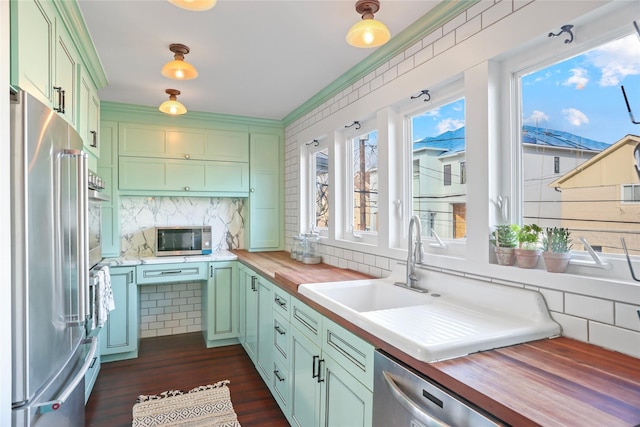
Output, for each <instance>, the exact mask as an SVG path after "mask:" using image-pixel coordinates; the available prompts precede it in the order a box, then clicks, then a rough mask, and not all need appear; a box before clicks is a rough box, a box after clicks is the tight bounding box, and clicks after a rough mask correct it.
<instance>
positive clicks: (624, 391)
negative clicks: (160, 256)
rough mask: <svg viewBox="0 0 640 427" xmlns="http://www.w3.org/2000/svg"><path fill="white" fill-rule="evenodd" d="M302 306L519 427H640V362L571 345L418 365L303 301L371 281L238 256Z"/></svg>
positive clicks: (272, 258) (553, 342) (286, 261)
mask: <svg viewBox="0 0 640 427" xmlns="http://www.w3.org/2000/svg"><path fill="white" fill-rule="evenodd" d="M233 253H234V254H236V255H237V256H238V259H239V260H240V262H242V263H243V264H246V265H247V266H249V267H251V268H252V269H253V270H254V271H256V272H258V273H260V274H262V275H263V276H265V277H267V278H270V279H272V281H273V282H274V283H276V284H277V285H279V286H280V287H282V288H283V289H285V290H287V291H288V292H289V293H291V294H292V295H295V296H296V298H298V299H300V300H301V301H304V302H305V303H307V304H308V305H309V306H311V307H313V308H314V309H316V310H318V311H319V312H321V313H322V314H323V315H325V316H326V317H329V318H331V319H332V320H334V321H336V322H337V323H339V324H340V325H342V326H343V327H345V328H347V329H349V330H350V331H352V332H354V333H356V334H357V335H359V336H360V337H362V338H363V339H365V340H367V341H369V342H370V343H371V344H372V345H374V346H375V347H376V348H379V349H382V350H384V351H386V352H387V353H389V354H391V355H393V356H394V357H396V358H397V359H400V360H402V361H403V362H404V363H406V364H407V365H409V366H411V367H412V368H414V369H416V370H417V371H420V372H422V373H423V374H424V375H426V376H428V377H430V378H431V379H433V380H434V381H436V382H438V383H440V384H441V385H443V386H444V387H446V388H448V389H449V390H451V391H453V392H454V393H457V394H458V395H460V396H461V397H463V398H465V399H467V400H468V401H470V402H472V403H473V404H475V405H477V406H479V407H481V408H483V409H484V410H486V411H487V412H489V413H491V414H492V415H494V416H496V417H498V418H499V419H501V420H502V421H503V422H505V423H507V424H510V425H512V426H518V427H520V426H581V427H586V426H594V427H596V426H598V427H600V426H603V427H604V426H606V427H612V426H639V425H640V359H636V358H634V357H631V356H626V355H623V354H621V353H617V352H613V351H609V350H605V349H603V348H601V347H597V346H594V345H591V344H586V343H583V342H580V341H576V340H573V339H570V338H566V337H559V338H554V339H547V340H540V341H533V342H529V343H525V344H519V345H514V346H510V347H504V348H500V349H495V350H490V351H484V352H480V353H475V354H471V355H468V356H463V357H459V358H455V359H450V360H445V361H441V362H434V363H425V362H421V361H419V360H416V359H414V358H412V357H410V356H408V355H406V354H405V353H404V352H402V351H400V350H398V349H397V348H395V347H393V346H391V345H389V344H388V343H386V342H385V341H383V340H381V339H379V338H377V337H375V336H373V335H371V334H369V333H367V332H366V331H364V330H362V329H360V328H358V327H357V326H355V325H353V324H352V323H350V322H348V321H346V320H344V319H343V318H341V317H340V316H338V315H336V314H335V313H333V312H331V311H329V310H327V309H325V308H324V307H322V306H320V305H318V304H316V303H315V302H313V301H311V300H309V299H308V298H306V297H305V296H304V295H301V294H299V293H298V285H300V284H302V283H318V282H334V281H341V280H355V279H364V278H369V277H370V276H367V275H365V274H362V273H359V272H356V271H353V270H347V269H341V268H337V267H332V266H329V265H327V264H317V265H305V264H302V263H299V262H296V261H294V260H292V259H291V258H290V255H289V253H288V252H259V253H250V252H246V251H233Z"/></svg>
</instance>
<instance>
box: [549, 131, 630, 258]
mask: <svg viewBox="0 0 640 427" xmlns="http://www.w3.org/2000/svg"><path fill="white" fill-rule="evenodd" d="M639 149H640V137H639V136H637V135H627V136H625V137H624V138H622V139H621V140H619V141H618V142H616V143H614V144H612V145H611V146H609V147H608V148H607V149H605V150H603V151H602V152H600V153H599V154H597V155H596V156H594V157H592V158H590V159H589V160H587V161H585V162H583V163H582V164H580V165H579V166H577V167H576V168H574V169H572V170H571V171H569V172H567V173H565V174H564V175H562V176H561V177H559V178H558V179H556V180H555V181H553V182H551V183H550V184H549V187H552V188H557V189H559V190H560V193H559V194H560V196H561V200H562V204H561V206H562V218H563V220H562V222H561V225H562V226H563V227H567V228H569V229H571V230H572V232H573V234H574V236H576V237H577V236H582V237H584V238H585V239H586V240H587V242H588V243H589V244H590V245H592V246H594V247H595V248H596V249H601V250H602V251H603V252H617V253H620V252H622V251H621V250H620V249H617V248H620V247H621V245H620V238H621V237H624V238H625V241H626V243H627V246H628V247H630V248H631V247H634V248H638V247H640V229H639V228H638V221H639V220H640V177H639V173H638V172H637V170H636V168H637V166H638V165H637V164H636V157H635V156H636V155H637V154H636V153H638V151H639ZM580 246H581V245H574V248H575V249H580Z"/></svg>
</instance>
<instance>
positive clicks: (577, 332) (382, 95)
mask: <svg viewBox="0 0 640 427" xmlns="http://www.w3.org/2000/svg"><path fill="white" fill-rule="evenodd" d="M536 7H538V5H537V4H536V3H533V4H529V5H527V6H526V8H524V9H523V10H525V11H529V10H531V9H534V10H537V13H540V14H544V9H543V8H542V6H540V8H542V9H539V10H538V9H535V8H536ZM591 7H595V6H587V5H584V4H580V5H576V6H575V7H572V8H567V9H563V8H560V9H559V12H558V17H557V18H555V19H556V20H557V21H558V22H557V24H558V25H549V26H550V27H553V28H555V27H556V26H557V27H560V24H564V23H565V22H560V21H563V20H566V21H567V22H568V21H573V20H574V18H575V19H577V18H578V17H580V16H582V15H585V14H588V12H590V11H591ZM383 8H384V5H383ZM581 8H583V9H581ZM214 11H215V9H214ZM531 13H533V16H536V15H535V13H534V12H531ZM562 14H564V15H562ZM489 15H490V14H489V13H487V14H486V15H485V19H488V16H489ZM525 15H526V14H525ZM3 16H4V15H3ZM522 16H523V14H521V13H520V14H518V13H515V12H514V16H513V17H512V18H510V19H513V20H514V21H513V23H514V25H516V26H522V28H528V30H527V31H529V33H526V32H524V31H523V33H522V34H521V37H522V38H523V39H527V37H531V36H532V35H533V34H536V35H537V34H542V33H545V31H546V28H545V29H535V28H532V25H529V26H526V25H525V22H521V21H520V20H521V19H524V18H522ZM524 20H526V19H524ZM509 22H510V21H509V19H505V20H503V21H502V24H497V26H494V27H493V28H491V27H490V26H489V28H488V29H487V34H483V33H480V34H479V35H478V36H477V37H471V38H470V39H469V42H471V43H474V41H475V40H477V43H481V42H482V40H483V37H489V33H490V32H491V31H496V32H497V31H499V30H500V29H499V28H498V27H499V26H500V25H506V26H510V25H511V24H509ZM515 23H517V24H515ZM620 25H621V24H620ZM3 28H6V26H3ZM465 28H468V27H465ZM630 28H631V27H630ZM545 35H546V34H545ZM522 42H523V41H522V40H520V41H518V40H514V41H513V42H512V43H513V44H516V43H522ZM560 42H562V40H560ZM560 44H561V43H560ZM462 48H463V47H461V48H460V49H462ZM503 48H504V47H497V46H496V47H495V51H496V52H495V53H494V54H497V53H498V52H499V49H503ZM481 50H482V49H480V50H478V51H481ZM474 51H475V50H474ZM193 55H195V52H194V53H193ZM444 55H445V57H443V56H440V58H438V57H436V58H435V59H433V63H432V64H431V65H432V66H433V70H434V72H435V70H438V72H440V73H443V71H440V70H441V69H442V63H441V61H442V62H444V61H445V60H446V61H447V63H448V64H451V66H455V67H458V70H459V71H460V72H465V73H467V76H466V77H465V84H472V83H473V82H474V81H475V84H477V85H479V86H480V87H482V83H483V80H482V79H483V78H484V79H485V81H486V73H487V72H488V71H487V70H486V69H485V70H483V69H482V67H475V66H474V67H470V66H469V64H474V63H475V62H474V61H478V60H479V58H470V59H469V62H467V63H462V64H460V63H458V62H457V61H456V60H453V58H455V57H456V52H455V50H454V51H453V52H451V53H449V54H447V53H446V52H445V53H444ZM447 55H448V56H447ZM486 55H487V57H491V55H490V54H489V53H487V54H486ZM194 58H195V56H194ZM481 59H482V58H480V60H481ZM3 64H6V61H3ZM398 66H399V67H406V64H403V65H398ZM416 68H418V69H417V70H416V71H414V75H412V74H411V73H410V72H407V74H406V77H404V78H398V79H392V81H391V82H390V83H389V86H386V85H383V86H380V87H379V91H378V92H376V91H373V90H372V91H371V95H370V97H369V98H367V95H368V93H367V92H366V91H363V90H360V91H358V90H357V89H360V87H361V86H358V87H357V88H356V92H359V93H360V94H358V95H352V94H351V93H349V94H346V97H347V98H348V99H349V100H350V101H349V102H351V104H350V105H347V106H346V107H344V109H343V110H341V111H339V112H337V113H333V114H332V113H330V112H329V111H327V112H326V113H325V112H323V113H321V114H320V115H318V114H317V113H316V112H315V110H312V111H310V112H309V113H304V112H300V113H299V117H297V118H295V119H294V120H292V121H291V123H290V124H289V125H288V126H287V128H286V130H285V131H284V135H285V147H283V151H284V158H283V164H284V165H285V168H284V171H283V174H284V175H285V176H286V177H287V178H286V181H285V184H284V189H283V193H284V194H283V195H284V200H285V204H284V206H285V207H286V208H284V209H283V211H282V212H281V214H280V219H281V224H283V228H284V232H283V231H280V235H281V236H280V239H279V242H278V243H279V246H280V248H286V249H288V244H289V242H290V241H291V238H292V237H293V236H294V235H296V234H298V233H299V232H301V231H307V226H306V225H305V222H303V219H302V218H306V217H308V216H305V215H304V209H307V207H305V206H304V204H303V201H302V200H300V199H302V197H299V191H300V188H301V184H300V183H299V180H298V178H297V177H298V176H301V175H302V172H301V171H299V169H298V163H299V160H298V156H299V155H300V154H299V153H302V152H303V150H298V147H303V146H306V145H305V144H307V142H311V141H313V140H314V139H316V138H319V137H320V136H322V135H324V134H326V133H327V132H329V131H328V130H329V129H340V128H341V127H342V126H344V125H345V124H348V123H350V122H351V121H353V120H358V119H361V118H362V117H365V116H367V115H370V114H371V113H372V112H373V111H374V110H375V111H378V113H377V115H378V116H382V117H381V119H382V120H385V119H386V120H388V121H391V120H392V116H393V114H394V113H393V111H387V110H385V109H384V107H385V106H386V105H388V104H389V103H393V102H395V101H396V100H397V99H398V98H400V97H401V96H403V97H404V94H407V97H408V95H409V94H416V93H419V92H420V90H421V89H422V87H420V86H421V85H419V86H417V85H416V83H413V80H414V79H415V74H416V73H421V69H419V67H416ZM423 68H425V66H424V65H423ZM468 69H469V70H470V71H466V70H468ZM387 75H389V74H387ZM483 76H484V77H483ZM474 79H475V80H474ZM374 80H375V79H374ZM381 80H382V79H379V80H376V84H380V83H382V82H381ZM437 81H438V80H436V82H437ZM467 81H468V82H469V83H466V82H467ZM427 83H428V84H432V83H429V82H425V84H427ZM356 85H360V83H358V84H356ZM385 86H386V87H385ZM367 87H371V86H370V85H369V86H367ZM434 93H435V90H434ZM390 94H391V95H390ZM398 94H400V95H398ZM358 96H360V97H362V100H360V101H359V100H358V99H357V98H358ZM181 99H183V100H184V99H186V98H184V97H183V98H181ZM327 102H328V101H327ZM334 102H336V103H337V104H339V105H343V102H347V101H341V99H340V98H337V97H336V98H335V101H334ZM185 103H186V101H185ZM632 103H633V100H632ZM103 104H105V103H103ZM106 104H108V103H106ZM365 104H367V105H366V106H365ZM323 105H325V104H323ZM330 105H331V104H329V103H327V104H326V108H328V109H329V110H331V111H333V109H332V107H330ZM107 107H109V105H107ZM111 107H114V106H113V105H112V106H111ZM467 108H469V109H472V108H473V106H471V105H470V106H468V107H467ZM113 109H115V108H112V110H113ZM150 110H151V109H150ZM150 110H149V111H150ZM318 111H321V110H318ZM471 111H474V110H471ZM482 111H483V109H482V108H479V109H478V108H477V107H476V110H475V112H477V113H478V114H479V115H482ZM127 113H128V112H127V111H126V108H125V111H123V112H122V113H121V115H122V116H126V115H127ZM109 114H112V115H111V116H109ZM149 114H150V113H149ZM484 114H485V117H486V114H487V113H486V111H484ZM187 116H188V115H187ZM187 116H185V118H186V117H187ZM474 116H475V114H474ZM105 117H107V118H111V120H112V121H113V120H116V121H118V120H119V118H118V116H117V115H116V113H110V112H109V108H104V111H103V120H104V118H105ZM185 120H187V119H185ZM185 123H187V124H189V125H191V126H192V127H196V128H197V127H200V126H199V125H198V124H193V122H188V121H185ZM472 125H473V123H471V119H470V117H469V118H468V119H467V126H472ZM475 126H476V128H475V132H482V131H483V129H482V124H479V123H476V125H475ZM3 129H6V127H3ZM263 130H264V129H263ZM380 131H381V132H382V130H380ZM484 132H487V130H486V129H485V130H484ZM636 133H637V132H636ZM471 149H472V147H469V150H470V153H471ZM475 149H478V147H475ZM475 154H476V155H479V156H482V153H480V152H476V153H475ZM101 159H102V154H101ZM391 160H392V159H389V162H391ZM469 173H470V174H472V175H470V183H471V182H475V183H476V184H475V185H481V186H483V185H484V186H485V187H480V189H479V191H480V192H481V193H486V192H487V191H488V190H487V189H486V186H487V185H488V183H486V179H487V178H486V177H483V176H482V174H483V173H484V172H483V171H482V170H478V169H475V171H473V170H470V171H469ZM473 174H475V175H473ZM476 190H478V187H476ZM130 191H136V190H135V189H131V190H130ZM393 191H396V192H401V191H398V190H395V189H394V190H393ZM126 197H127V198H125V197H123V199H122V201H123V202H122V203H125V200H130V199H128V197H133V196H126ZM381 197H382V196H381ZM386 197H391V198H395V196H386ZM398 198H400V197H399V196H398ZM389 202H390V200H389ZM472 202H473V200H470V201H469V203H470V204H471V203H472ZM476 203H478V201H476ZM483 203H484V204H486V200H485V201H484V202H483ZM389 204H391V203H389ZM133 207H134V208H135V207H136V206H133ZM383 209H385V208H381V214H383V213H384V214H386V215H387V217H391V215H390V213H389V210H387V211H386V213H385V212H384V210H383ZM479 211H482V209H479ZM245 213H246V208H245ZM468 221H469V222H470V224H469V226H468V227H469V228H468V231H469V234H468V237H469V239H468V241H467V246H468V248H467V250H466V253H467V255H466V262H465V260H464V259H462V258H458V259H462V260H460V261H459V260H456V259H455V257H454V259H452V260H449V261H447V259H446V258H445V257H441V256H438V252H437V251H438V249H437V248H434V249H428V251H429V257H428V259H429V261H433V263H434V264H435V265H437V266H439V267H445V268H449V269H453V270H458V271H467V272H469V273H471V274H477V275H480V276H489V277H496V278H497V280H502V281H511V282H513V281H515V282H520V283H527V284H528V285H529V286H532V287H536V288H537V287H544V288H545V292H544V294H545V298H547V304H548V305H550V306H551V307H550V308H551V310H552V312H554V313H557V314H555V318H556V319H558V318H559V319H563V321H561V322H560V323H562V326H563V328H564V329H565V330H567V331H568V332H569V336H571V335H573V336H574V337H575V338H578V339H581V340H583V341H591V342H594V344H597V345H598V344H599V345H603V346H605V347H609V348H613V349H614V350H617V351H620V352H623V353H627V354H631V355H633V356H635V357H638V355H637V348H636V349H634V344H637V342H638V341H637V340H638V338H637V335H638V334H637V328H638V326H637V318H636V324H635V325H633V324H630V323H624V324H623V326H622V327H618V328H612V329H610V328H606V330H607V331H610V332H611V333H610V334H608V335H610V336H612V337H617V339H615V340H614V341H615V342H610V341H606V342H603V341H600V342H599V341H598V340H599V339H600V340H602V338H598V337H599V336H600V335H598V330H602V325H603V324H611V322H608V321H604V322H602V321H599V320H600V318H596V319H590V318H589V316H588V315H586V314H583V313H582V312H579V313H576V312H574V313H572V312H571V310H570V309H569V310H567V312H563V305H564V304H568V303H570V302H571V301H572V300H574V301H576V298H575V297H573V296H569V297H567V295H576V296H579V297H581V298H584V299H577V301H580V302H583V303H585V304H592V303H593V304H595V309H597V310H600V309H601V307H600V303H599V302H597V301H600V300H603V301H606V302H605V303H604V304H605V305H607V306H609V305H611V306H613V305H614V304H615V305H616V307H617V309H618V310H619V313H626V312H628V310H627V306H631V307H633V306H634V305H635V306H637V304H638V301H637V295H636V294H637V288H634V287H633V284H631V283H630V282H629V279H628V278H627V277H628V270H622V269H621V270H620V271H621V273H620V279H619V280H618V279H616V280H615V281H614V283H609V281H608V280H604V281H605V282H607V283H608V284H609V285H611V288H610V289H607V290H601V289H600V286H601V283H602V282H603V280H598V279H597V278H593V277H592V278H591V279H589V280H587V281H586V282H585V285H584V286H583V287H581V286H579V285H578V284H577V283H573V281H568V280H566V279H564V278H555V277H554V278H549V277H548V275H546V274H543V273H540V274H537V273H539V272H534V273H535V275H531V274H530V273H528V272H524V271H520V270H517V269H515V268H510V269H504V268H503V269H498V268H497V267H494V266H491V265H488V266H486V265H484V264H486V259H488V252H487V251H488V249H487V248H486V238H485V237H484V234H485V231H484V230H485V229H486V228H487V224H491V223H493V222H495V218H494V219H493V220H490V219H489V218H488V217H487V216H486V214H485V215H484V216H483V215H478V216H477V217H475V216H474V218H468ZM474 221H475V225H474V223H473V222H474ZM150 225H153V224H150ZM159 225H170V224H159ZM398 231H399V233H392V232H389V233H388V234H389V236H392V235H394V234H395V235H397V236H402V235H404V234H405V233H406V231H404V226H402V228H400V229H399V230H398ZM336 236H337V235H334V236H329V237H328V238H329V239H332V240H328V241H329V242H330V244H326V245H323V247H322V249H321V252H322V255H323V257H324V260H325V262H328V263H329V264H332V265H335V266H340V267H347V266H348V267H350V268H353V269H355V270H365V269H366V273H368V274H371V275H373V276H382V275H385V274H386V273H388V272H389V270H390V269H391V262H395V261H396V260H402V259H404V258H405V257H406V249H405V250H402V249H394V248H401V246H402V244H395V243H394V242H391V241H389V242H387V240H391V237H389V236H384V235H381V236H380V237H379V240H380V241H379V243H378V245H377V246H371V245H370V246H367V247H366V249H363V246H362V245H361V244H358V243H357V242H354V241H341V240H342V239H341V238H340V236H337V237H338V238H336ZM474 236H475V237H474ZM399 240H403V239H399ZM285 242H286V244H287V246H285ZM117 243H120V242H116V244H117ZM455 246H456V245H451V246H450V250H452V251H453V250H455V249H456V248H455ZM458 250H460V249H458ZM454 255H455V253H454ZM483 265H484V266H483ZM620 265H621V266H622V267H623V268H624V267H625V266H624V260H623V259H620V260H618V264H616V271H618V270H617V266H620ZM599 273H600V272H598V271H596V272H595V273H594V274H593V275H594V276H597V275H598V274H599ZM605 273H606V274H609V273H607V272H605ZM623 273H624V275H623ZM583 274H587V275H590V274H591V271H590V270H587V272H585V273H583ZM604 277H605V278H606V277H608V276H606V275H605V276H604ZM543 284H544V285H546V286H543ZM565 292H566V294H565ZM564 298H567V302H562V301H563V300H564ZM594 299H595V300H597V301H594ZM623 310H626V311H623ZM612 311H613V309H612ZM588 319H590V320H588ZM589 321H591V324H590V326H591V334H592V336H591V337H590V336H589V335H588V332H587V331H588V329H587V328H588V326H587V324H588V323H589ZM625 325H631V326H625ZM599 328H600V329H599ZM634 331H635V332H634ZM634 351H635V353H634Z"/></svg>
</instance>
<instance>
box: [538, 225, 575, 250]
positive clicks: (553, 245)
mask: <svg viewBox="0 0 640 427" xmlns="http://www.w3.org/2000/svg"><path fill="white" fill-rule="evenodd" d="M572 246H573V244H572V243H571V233H570V232H569V229H568V228H562V227H553V228H550V227H547V228H546V229H545V232H544V235H543V236H542V248H543V249H544V250H545V251H546V252H556V253H566V252H569V251H570V250H571V247H572Z"/></svg>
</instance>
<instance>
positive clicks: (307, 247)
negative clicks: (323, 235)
mask: <svg viewBox="0 0 640 427" xmlns="http://www.w3.org/2000/svg"><path fill="white" fill-rule="evenodd" d="M319 241H320V236H319V235H318V234H315V233H309V234H305V235H304V252H303V257H302V262H303V263H305V264H319V263H320V262H322V257H321V256H319V255H318V242H319Z"/></svg>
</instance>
